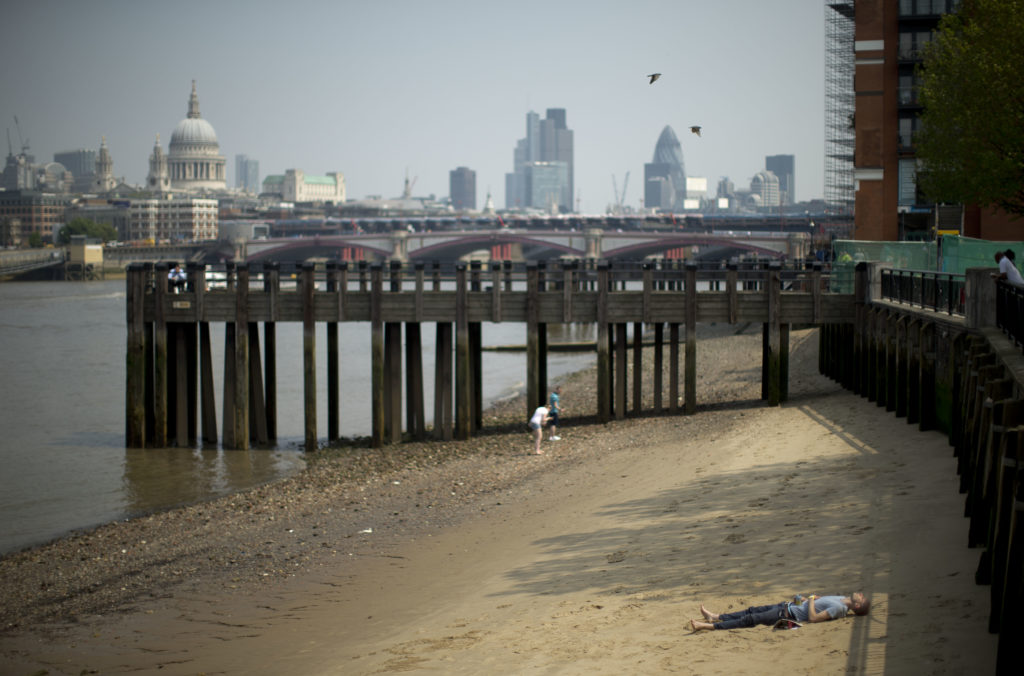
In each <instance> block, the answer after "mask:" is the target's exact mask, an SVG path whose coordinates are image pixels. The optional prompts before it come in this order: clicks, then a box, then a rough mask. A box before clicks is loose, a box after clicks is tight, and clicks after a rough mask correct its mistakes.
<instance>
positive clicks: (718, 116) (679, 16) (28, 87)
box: [0, 0, 824, 213]
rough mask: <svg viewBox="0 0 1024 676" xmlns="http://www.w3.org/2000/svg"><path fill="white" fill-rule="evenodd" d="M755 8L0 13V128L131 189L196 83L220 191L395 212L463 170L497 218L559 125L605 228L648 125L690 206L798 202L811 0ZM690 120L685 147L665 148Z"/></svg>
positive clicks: (813, 51) (634, 201)
mask: <svg viewBox="0 0 1024 676" xmlns="http://www.w3.org/2000/svg"><path fill="white" fill-rule="evenodd" d="M765 5H774V3H761V2H753V1H750V0H725V1H724V2H720V3H713V6H712V3H696V2H653V1H642V2H637V3H632V4H629V5H628V6H627V5H624V4H621V3H610V2H587V3H582V2H563V3H558V2H554V3H550V2H549V3H540V2H524V3H519V4H517V5H516V6H515V7H487V6H483V5H480V4H479V3H473V2H463V1H462V0H446V1H442V2H438V3H433V4H431V5H429V6H423V5H418V4H413V3H411V2H391V3H372V4H369V3H367V4H363V3H358V4H357V3H348V2H342V3H317V2H313V3H310V4H307V5H303V6H302V9H303V10H304V11H305V13H304V14H298V13H295V14H292V15H287V16H281V15H280V6H278V5H270V4H267V3H262V2H256V3H252V2H250V3H237V2H220V3H205V4H201V3H195V2H191V1H189V0H186V1H185V2H182V3H179V4H177V5H175V7H174V10H173V11H170V12H169V11H167V10H166V7H165V8H164V9H163V10H161V9H160V7H161V6H159V5H152V6H151V5H149V4H148V3H138V4H136V3H128V2H122V1H120V0H106V1H101V2H94V3H69V4H64V3H59V2H53V1H52V0H43V1H41V2H37V3H24V4H19V5H16V6H12V7H10V8H9V9H6V10H5V15H6V16H7V20H6V21H5V22H4V25H3V28H0V54H2V58H3V59H4V62H5V63H6V64H8V67H7V68H5V70H4V73H3V75H0V79H2V80H0V91H2V92H3V94H4V95H3V97H2V99H0V121H2V123H3V126H4V128H5V131H7V132H8V133H9V134H10V137H11V145H12V147H13V149H14V152H18V151H19V146H20V145H21V143H22V140H23V139H26V138H27V139H28V140H29V145H30V152H31V153H32V154H34V155H35V156H36V160H37V162H42V161H49V160H51V159H52V157H53V154H54V153H55V152H62V151H66V150H73V149H76V148H86V149H97V148H98V147H99V144H100V137H101V136H105V137H106V139H107V144H108V146H109V148H110V152H111V155H112V156H113V161H114V174H115V175H116V176H118V177H121V176H123V177H124V178H125V179H126V180H127V181H128V182H130V183H136V184H142V183H143V182H144V179H145V175H146V172H147V170H148V158H149V154H150V152H151V151H152V148H153V143H154V140H155V138H156V135H157V134H160V137H161V141H162V143H163V144H164V145H165V147H166V142H167V141H168V140H169V138H170V133H171V131H172V130H173V129H174V127H175V125H176V124H177V122H178V121H180V120H181V119H183V118H184V117H185V114H186V111H187V108H186V106H187V102H188V95H189V92H190V88H191V81H192V80H193V79H195V80H196V84H197V89H198V95H199V99H200V101H201V111H202V117H203V119H205V120H207V121H209V122H210V123H211V124H212V125H213V127H214V129H215V130H216V133H217V137H218V140H219V143H220V151H221V153H222V154H223V155H224V156H225V157H227V158H228V159H229V163H228V172H229V173H228V185H234V183H235V177H234V166H233V162H231V161H230V160H232V159H233V158H234V156H235V155H238V154H245V155H247V156H249V157H250V158H252V159H254V160H256V161H258V162H259V166H260V173H261V179H262V177H263V176H266V175H268V174H277V173H283V172H284V171H285V170H286V169H289V168H297V169H302V170H304V171H305V172H307V173H311V174H325V173H327V172H329V171H340V172H342V173H344V175H345V179H346V184H347V189H348V196H349V199H361V198H363V197H366V196H367V195H381V196H384V197H395V196H398V195H399V194H401V191H402V187H403V185H402V184H403V181H404V178H405V176H406V172H408V175H409V177H410V178H411V179H413V178H415V179H416V181H417V182H416V185H415V188H414V193H415V194H417V195H427V194H435V195H437V196H443V195H447V194H448V177H449V172H450V171H451V170H453V169H455V168H456V167H459V166H466V167H469V168H470V169H472V170H473V171H475V172H476V175H477V201H478V204H482V203H483V202H484V200H485V198H486V195H487V193H488V191H489V192H490V193H491V195H492V196H493V199H494V203H495V204H496V205H503V204H504V203H505V199H504V197H505V196H504V192H505V185H504V176H505V174H506V173H508V172H510V171H512V168H513V167H512V165H513V151H514V148H515V144H516V141H517V140H518V139H520V138H522V137H523V135H524V132H525V129H524V119H525V116H526V113H528V112H529V111H531V110H532V111H536V112H538V113H541V114H543V112H544V111H545V110H546V109H548V108H563V109H565V110H566V115H567V122H568V127H569V128H571V129H573V130H574V134H575V149H574V150H575V156H574V163H575V167H576V169H575V175H576V178H575V183H576V193H577V195H574V196H573V201H574V203H575V201H576V197H577V196H578V197H579V198H580V202H579V205H580V209H581V211H584V212H587V213H597V212H603V211H604V210H605V208H606V207H607V206H608V205H609V204H611V203H612V202H613V201H614V197H613V181H612V176H613V175H614V176H615V177H616V180H617V181H618V186H619V189H621V188H622V185H623V181H624V177H625V173H626V172H627V171H628V172H629V173H630V184H629V189H628V194H627V195H626V199H625V204H626V205H629V206H633V207H636V206H639V203H640V200H639V198H640V197H642V195H643V183H642V181H643V166H644V164H645V163H647V162H650V161H651V158H652V155H653V152H654V146H655V143H656V142H657V139H658V136H659V134H660V133H661V130H662V129H663V128H664V127H665V125H670V126H672V127H673V128H674V129H676V130H677V131H678V132H679V136H680V140H681V142H682V146H683V147H682V150H683V155H684V159H685V164H686V169H687V174H688V175H690V176H703V177H706V178H707V179H708V185H709V190H713V186H714V185H716V184H717V181H718V179H719V178H720V177H722V176H728V177H729V178H730V179H731V180H732V181H733V182H734V183H735V184H736V185H737V186H739V187H743V186H746V184H747V183H748V182H749V180H750V178H751V177H752V176H753V175H754V174H755V173H757V172H758V171H761V170H763V169H764V163H765V157H766V156H769V155H778V154H787V155H794V156H795V158H796V165H797V172H796V175H797V184H796V199H797V200H800V201H804V200H808V199H812V198H816V197H821V195H822V193H823V185H822V184H823V171H824V157H823V154H824V122H823V120H824V83H823V78H824V54H823V43H824V4H823V3H821V2H820V1H819V0H799V2H792V3H785V6H784V7H775V6H771V7H767V6H765ZM310 19H315V21H311V20H310ZM174 55H177V56H174ZM651 72H661V73H662V77H661V78H660V79H659V80H658V81H657V82H655V83H653V84H649V83H648V78H647V74H648V73H651ZM15 116H17V118H18V122H19V124H18V128H17V129H16V128H15V125H14V117H15ZM692 124H700V125H701V126H703V135H702V136H701V137H699V138H698V137H696V136H694V135H691V134H689V133H683V131H684V130H686V129H687V128H688V127H689V126H690V125H692ZM19 136H20V139H22V140H20V139H19ZM5 140H6V139H5ZM5 150H6V149H5Z"/></svg>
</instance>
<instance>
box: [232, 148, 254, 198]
mask: <svg viewBox="0 0 1024 676" xmlns="http://www.w3.org/2000/svg"><path fill="white" fill-rule="evenodd" d="M235 187H236V188H241V189H242V190H244V191H246V192H251V193H259V191H260V163H259V161H257V160H254V159H250V158H249V156H248V155H235Z"/></svg>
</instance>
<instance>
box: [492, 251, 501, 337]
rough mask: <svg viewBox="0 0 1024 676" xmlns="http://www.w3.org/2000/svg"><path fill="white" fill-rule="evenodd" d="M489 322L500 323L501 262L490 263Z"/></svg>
mask: <svg viewBox="0 0 1024 676" xmlns="http://www.w3.org/2000/svg"><path fill="white" fill-rule="evenodd" d="M491 321H492V322H493V323H495V324H500V323H501V261H491Z"/></svg>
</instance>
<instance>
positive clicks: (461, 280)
mask: <svg viewBox="0 0 1024 676" xmlns="http://www.w3.org/2000/svg"><path fill="white" fill-rule="evenodd" d="M466 281H467V280H466V264H465V263H459V264H457V265H456V266H455V436H456V438H458V439H460V440H465V439H469V437H470V434H471V430H472V424H473V422H472V421H473V408H472V407H473V400H472V386H473V384H472V380H471V378H472V373H471V368H472V363H471V360H470V351H469V301H468V297H467V286H466Z"/></svg>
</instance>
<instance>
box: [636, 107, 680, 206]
mask: <svg viewBox="0 0 1024 676" xmlns="http://www.w3.org/2000/svg"><path fill="white" fill-rule="evenodd" d="M685 200H686V171H685V169H684V165H683V147H682V145H680V144H679V138H678V137H677V136H676V133H675V132H674V131H672V127H670V126H668V125H665V128H664V129H662V130H661V135H660V136H659V137H658V142H657V143H656V144H655V145H654V159H653V160H651V162H649V163H647V164H645V165H644V206H645V207H647V208H649V209H662V210H664V211H682V209H683V204H684V201H685Z"/></svg>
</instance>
